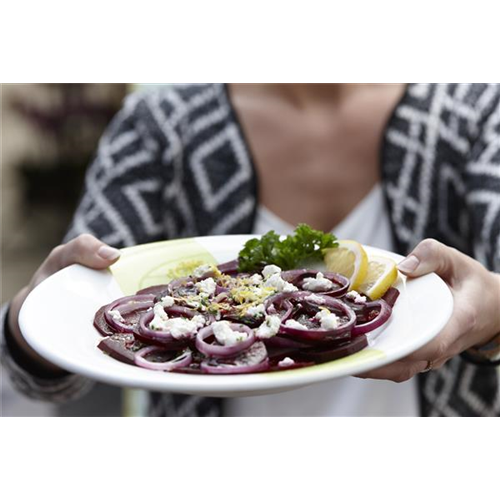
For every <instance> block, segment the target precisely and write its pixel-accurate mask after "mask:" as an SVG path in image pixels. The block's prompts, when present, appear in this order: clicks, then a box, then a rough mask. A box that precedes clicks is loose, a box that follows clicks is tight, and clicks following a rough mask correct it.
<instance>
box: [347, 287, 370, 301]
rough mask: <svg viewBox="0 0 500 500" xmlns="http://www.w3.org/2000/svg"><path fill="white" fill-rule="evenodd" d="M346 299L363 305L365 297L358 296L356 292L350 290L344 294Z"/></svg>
mask: <svg viewBox="0 0 500 500" xmlns="http://www.w3.org/2000/svg"><path fill="white" fill-rule="evenodd" d="M346 297H347V298H348V299H353V300H354V302H355V303H356V304H364V303H365V302H366V297H364V296H363V295H360V294H359V293H358V292H356V290H352V291H350V292H348V293H347V294H346Z"/></svg>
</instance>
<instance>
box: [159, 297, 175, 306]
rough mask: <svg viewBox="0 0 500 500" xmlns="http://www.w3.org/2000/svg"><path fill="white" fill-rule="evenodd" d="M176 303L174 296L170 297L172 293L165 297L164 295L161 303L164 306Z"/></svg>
mask: <svg viewBox="0 0 500 500" xmlns="http://www.w3.org/2000/svg"><path fill="white" fill-rule="evenodd" d="M174 303H175V301H174V298H173V297H170V295H165V297H162V299H161V300H160V304H161V305H162V306H163V307H172V306H173V305H174Z"/></svg>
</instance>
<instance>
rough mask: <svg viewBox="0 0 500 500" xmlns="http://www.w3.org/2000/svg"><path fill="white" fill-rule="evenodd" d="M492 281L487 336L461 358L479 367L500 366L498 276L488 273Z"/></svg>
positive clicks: (499, 279) (499, 278)
mask: <svg viewBox="0 0 500 500" xmlns="http://www.w3.org/2000/svg"><path fill="white" fill-rule="evenodd" d="M490 274H491V276H492V277H493V281H492V297H493V301H492V314H491V317H490V318H491V320H490V322H489V323H490V325H489V328H488V335H487V336H486V338H485V340H484V341H482V342H481V343H480V344H477V345H475V346H472V347H471V348H469V349H467V350H466V351H465V352H464V353H462V354H463V357H464V358H465V359H467V360H469V361H472V362H474V363H476V364H481V365H499V364H500V313H499V310H500V275H499V274H496V273H490Z"/></svg>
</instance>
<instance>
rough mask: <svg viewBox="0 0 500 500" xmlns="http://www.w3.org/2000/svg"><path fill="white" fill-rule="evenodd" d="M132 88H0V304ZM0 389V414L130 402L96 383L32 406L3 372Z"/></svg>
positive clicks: (61, 213) (61, 214)
mask: <svg viewBox="0 0 500 500" xmlns="http://www.w3.org/2000/svg"><path fill="white" fill-rule="evenodd" d="M136 88H137V86H134V85H128V84H30V85H25V84H22V85H2V88H1V108H0V114H1V117H2V121H1V139H2V140H1V143H0V144H1V146H0V147H1V148H2V150H1V159H2V163H1V183H0V184H1V193H0V196H1V256H2V262H1V301H0V302H1V303H4V302H6V301H8V300H10V299H11V298H12V297H13V296H14V295H15V294H16V293H17V291H18V290H19V289H20V288H22V287H23V286H24V285H25V284H27V282H28V281H29V279H30V277H31V276H32V274H33V272H34V271H35V270H36V268H37V267H38V266H39V265H40V263H41V262H42V261H43V259H44V258H45V257H46V256H47V254H48V252H49V251H50V250H51V249H52V248H53V247H54V246H56V245H58V244H59V243H60V242H61V239H62V238H63V236H64V234H65V232H66V229H67V227H68V224H69V222H70V219H71V215H72V213H73V211H74V209H75V207H76V204H77V202H78V199H79V196H80V192H81V189H82V182H83V177H84V173H85V169H86V168H87V166H88V164H89V163H90V162H91V160H92V157H93V155H94V153H95V151H96V149H97V144H98V141H99V138H100V136H101V134H102V133H103V131H104V129H105V128H106V126H107V125H108V123H109V122H110V120H111V119H112V117H113V116H114V115H115V113H116V112H117V111H118V109H119V108H120V107H121V104H122V101H123V99H124V97H125V96H126V94H127V93H129V92H131V91H133V90H135V89H136ZM0 390H1V403H2V406H1V408H0V413H1V414H2V415H4V416H30V415H37V416H43V415H57V414H59V415H68V416H69V415H81V416H85V415H121V414H124V413H130V411H131V410H130V401H131V400H134V398H133V396H134V393H133V392H127V393H122V391H121V390H120V389H118V388H115V387H110V386H105V385H103V384H99V385H97V386H96V387H95V389H94V390H93V391H92V392H91V393H90V394H88V395H87V396H86V397H85V398H84V399H82V400H80V401H78V402H76V403H69V404H65V405H59V406H57V407H56V406H54V405H51V404H45V403H37V402H33V401H32V400H29V399H27V398H25V397H23V396H21V395H20V394H18V393H17V392H15V391H14V389H13V388H12V386H11V385H10V382H9V380H8V377H6V376H5V373H4V372H3V369H2V373H1V389H0ZM139 397H140V395H139V394H136V395H135V398H136V399H137V398H139ZM131 398H132V399H131Z"/></svg>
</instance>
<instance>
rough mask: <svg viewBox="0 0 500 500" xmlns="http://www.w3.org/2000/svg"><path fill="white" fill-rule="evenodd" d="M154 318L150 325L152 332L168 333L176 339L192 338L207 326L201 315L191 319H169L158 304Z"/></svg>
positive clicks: (155, 307)
mask: <svg viewBox="0 0 500 500" xmlns="http://www.w3.org/2000/svg"><path fill="white" fill-rule="evenodd" d="M153 310H154V317H153V319H152V320H151V322H150V323H149V328H151V330H159V331H167V332H168V333H170V335H172V337H174V338H175V339H181V338H185V337H191V336H192V335H193V334H194V333H196V331H197V330H199V329H200V328H201V327H202V326H204V325H205V318H204V317H203V316H201V315H200V314H197V315H196V316H193V317H192V318H191V319H189V318H169V317H168V314H167V313H166V312H165V310H164V309H163V306H162V305H161V304H160V303H159V302H158V303H156V304H155V306H154V309H153Z"/></svg>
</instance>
